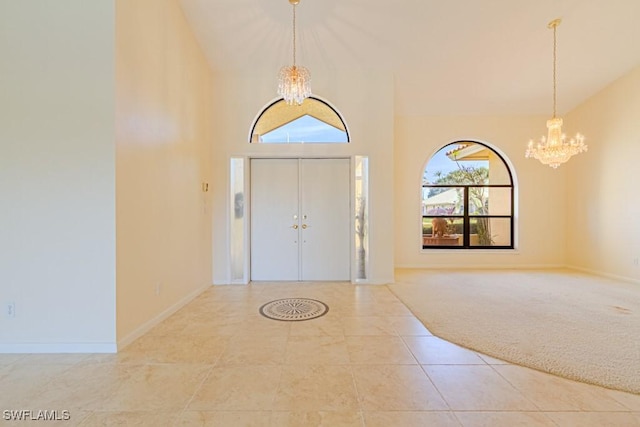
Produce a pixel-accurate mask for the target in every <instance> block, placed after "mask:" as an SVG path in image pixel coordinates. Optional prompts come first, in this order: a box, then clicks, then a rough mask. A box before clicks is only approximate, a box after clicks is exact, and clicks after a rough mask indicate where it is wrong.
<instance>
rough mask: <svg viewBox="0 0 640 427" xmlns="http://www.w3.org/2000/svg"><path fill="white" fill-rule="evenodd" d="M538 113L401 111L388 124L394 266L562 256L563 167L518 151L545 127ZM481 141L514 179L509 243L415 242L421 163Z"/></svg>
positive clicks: (545, 260) (502, 263)
mask: <svg viewBox="0 0 640 427" xmlns="http://www.w3.org/2000/svg"><path fill="white" fill-rule="evenodd" d="M546 120H547V117H543V116H539V117H532V116H522V117H517V116H514V117H510V116H495V117H480V116H459V117H432V116H401V117H396V123H395V154H394V156H395V158H394V161H395V171H396V172H395V197H396V203H395V210H396V212H395V235H396V241H395V263H396V267H399V268H402V267H405V268H450V269H463V268H527V267H528V268H551V267H559V266H564V265H565V263H566V250H565V239H566V231H565V229H566V224H565V215H564V212H565V210H566V208H567V202H566V191H565V190H566V174H567V171H566V168H564V167H560V168H558V169H555V170H554V169H552V168H550V167H548V166H544V165H542V164H541V163H540V162H538V161H537V160H533V159H526V158H525V157H524V152H525V150H526V147H527V142H528V141H529V139H531V138H537V137H538V135H542V134H544V132H545V131H546V127H545V123H546ZM460 140H475V141H479V142H484V143H488V144H489V145H490V146H491V147H492V148H495V149H496V150H497V151H498V152H499V153H501V154H503V155H504V156H505V160H506V161H507V163H508V164H510V165H511V167H512V172H513V173H514V176H515V179H516V182H515V185H516V199H515V215H516V217H515V221H516V222H515V238H516V240H515V243H516V249H515V250H489V249H484V250H483V249H479V250H454V249H449V250H447V249H425V250H423V249H422V211H421V197H422V196H421V188H422V175H423V173H424V168H425V166H426V164H427V162H428V161H429V159H430V158H431V156H432V155H433V154H435V153H436V151H438V150H439V149H440V148H442V147H443V146H444V145H446V144H448V143H451V142H455V141H460Z"/></svg>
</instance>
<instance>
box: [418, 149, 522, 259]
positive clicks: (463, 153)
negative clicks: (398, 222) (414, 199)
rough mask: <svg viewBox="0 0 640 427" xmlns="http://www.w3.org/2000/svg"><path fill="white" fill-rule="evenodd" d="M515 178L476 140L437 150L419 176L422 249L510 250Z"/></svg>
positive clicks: (496, 156)
mask: <svg viewBox="0 0 640 427" xmlns="http://www.w3.org/2000/svg"><path fill="white" fill-rule="evenodd" d="M513 236H514V185H513V176H512V173H511V170H510V169H509V166H508V165H507V163H506V162H505V160H504V159H503V157H502V156H501V155H500V154H499V153H497V152H496V151H495V150H493V149H492V148H491V147H489V146H487V145H485V144H483V143H480V142H476V141H457V142H454V143H451V144H448V145H446V146H444V147H443V148H441V149H440V150H438V151H437V152H436V153H435V154H434V155H433V156H432V157H431V159H430V160H429V162H428V163H427V166H426V167H425V170H424V173H423V177H422V248H423V249H434V248H437V249H443V248H446V249H513V247H514V237H513Z"/></svg>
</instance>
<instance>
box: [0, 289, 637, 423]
mask: <svg viewBox="0 0 640 427" xmlns="http://www.w3.org/2000/svg"><path fill="white" fill-rule="evenodd" d="M289 297H304V298H313V299H318V300H321V301H323V302H325V303H326V304H327V305H328V306H329V307H330V309H329V312H328V314H327V315H325V316H324V317H321V318H318V319H314V320H309V321H303V322H279V321H274V320H270V319H266V318H264V317H262V316H261V315H260V314H259V313H258V308H259V307H260V306H261V305H262V304H264V303H266V302H268V301H271V300H274V299H279V298H289ZM5 409H8V410H17V409H31V410H34V411H37V410H58V411H63V410H67V411H69V413H70V416H71V420H69V421H66V422H64V421H60V422H46V423H44V422H42V421H37V422H33V423H32V424H37V425H65V426H104V425H109V426H110V425H126V426H137V425H139V426H230V427H237V426H277V427H281V426H282V427H286V426H304V427H309V426H329V427H340V426H383V427H402V426H420V427H423V426H445V427H446V426H473V427H476V426H487V427H500V426H508V427H513V426H580V427H584V426H598V427H601V426H615V427H623V426H640V396H639V395H632V394H627V393H622V392H618V391H613V390H607V389H604V388H600V387H596V386H591V385H587V384H582V383H576V382H573V381H569V380H565V379H562V378H558V377H554V376H551V375H548V374H544V373H541V372H537V371H533V370H530V369H527V368H523V367H520V366H516V365H511V364H508V363H505V362H502V361H500V360H496V359H492V358H490V357H487V356H484V355H481V354H478V353H475V352H473V351H469V350H466V349H464V348H460V347H458V346H456V345H454V344H451V343H448V342H446V341H444V340H441V339H439V338H437V337H434V336H432V335H431V334H430V332H429V331H428V330H427V329H425V327H424V326H423V325H422V324H421V323H420V322H419V321H418V320H417V319H416V318H415V317H414V316H413V315H412V314H411V312H410V311H409V310H408V309H407V308H406V307H405V305H404V304H403V303H402V302H401V301H399V300H398V299H397V298H396V297H395V296H394V295H393V294H392V293H391V292H390V291H389V290H388V288H387V287H385V286H354V285H351V284H339V283H327V284H321V283H314V284H304V283H303V284H299V283H298V284H283V283H271V284H253V285H250V286H233V287H232V286H225V287H213V288H211V289H210V290H207V291H206V292H205V293H203V294H202V295H200V296H199V297H198V298H196V299H195V300H193V301H192V302H191V303H190V304H188V305H187V306H186V307H184V308H183V309H181V310H180V311H178V312H177V313H175V314H174V315H173V316H171V317H170V318H169V319H167V320H165V321H164V322H162V323H161V324H160V325H158V326H157V327H156V328H154V329H153V330H151V331H150V332H149V333H147V334H146V335H144V336H143V337H141V338H140V339H138V340H137V341H135V342H134V343H133V344H131V345H130V346H128V347H127V348H125V349H124V350H122V351H121V352H120V353H118V354H114V355H6V354H5V355H0V410H1V411H4V410H5ZM1 418H2V420H0V424H1V423H4V424H6V425H29V424H30V423H28V422H17V421H16V422H8V421H5V420H4V415H2V417H1Z"/></svg>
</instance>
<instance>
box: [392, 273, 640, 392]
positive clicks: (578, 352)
mask: <svg viewBox="0 0 640 427" xmlns="http://www.w3.org/2000/svg"><path fill="white" fill-rule="evenodd" d="M389 288H390V289H391V290H392V291H393V292H394V293H395V294H396V295H397V296H398V298H400V299H401V300H402V301H403V302H404V303H405V304H406V305H407V306H408V307H409V308H410V309H411V310H412V311H413V313H414V314H415V315H416V316H417V317H418V318H420V319H421V320H422V322H423V323H424V324H425V326H427V328H429V330H431V332H432V333H433V334H434V335H437V336H439V337H441V338H444V339H446V340H448V341H451V342H453V343H456V344H459V345H461V346H464V347H467V348H470V349H473V350H476V351H479V352H481V353H484V354H487V355H489V356H493V357H496V358H499V359H503V360H506V361H509V362H513V363H516V364H519V365H523V366H528V367H531V368H534V369H538V370H541V371H545V372H550V373H553V374H556V375H559V376H562V377H565V378H570V379H574V380H579V381H583V382H587V383H591V384H598V385H602V386H605V387H609V388H613V389H618V390H624V391H629V392H632V393H640V285H638V284H632V283H625V282H620V281H614V280H611V279H606V278H602V277H598V276H590V275H586V274H582V273H578V272H574V271H571V270H554V271H547V270H542V271H540V270H538V271H521V270H518V271H516V270H509V271H495V270H492V271H464V272H445V271H434V270H431V271H429V270H397V271H396V283H395V284H393V285H389Z"/></svg>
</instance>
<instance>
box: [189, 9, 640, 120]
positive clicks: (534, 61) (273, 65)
mask: <svg viewBox="0 0 640 427" xmlns="http://www.w3.org/2000/svg"><path fill="white" fill-rule="evenodd" d="M181 3H182V6H183V9H184V11H185V15H186V16H187V19H188V20H189V22H190V24H191V26H192V28H193V30H194V32H195V34H196V37H197V38H198V40H199V42H200V44H201V46H202V48H203V49H204V51H205V53H206V55H207V57H208V59H209V62H210V63H211V67H212V68H213V69H214V70H218V71H223V72H225V71H242V72H246V71H247V70H252V72H255V75H256V76H260V78H265V79H272V80H273V84H274V96H275V87H276V77H277V73H278V70H279V69H280V67H281V66H283V65H290V63H291V17H292V13H291V9H292V6H291V5H290V4H289V2H288V0H181ZM297 18H298V63H299V64H301V65H305V66H307V67H308V68H309V69H310V70H311V73H312V78H313V80H314V81H324V80H323V79H328V76H330V75H333V74H335V73H337V72H340V71H345V70H348V71H349V72H366V71H367V70H380V71H382V72H391V73H393V76H394V81H395V110H396V114H398V115H407V114H420V115H465V114H527V115H528V114H543V115H545V114H546V115H550V114H551V112H552V87H553V86H552V64H553V63H552V58H553V56H552V55H553V32H552V31H551V30H549V29H548V28H547V24H548V23H549V22H550V21H551V20H553V19H555V18H562V20H563V22H562V24H561V25H560V26H559V27H558V112H559V113H560V114H564V113H566V112H567V111H570V110H571V109H573V108H575V107H576V106H577V105H579V104H580V103H582V102H584V101H585V100H586V99H587V98H589V97H590V96H592V95H594V94H595V93H597V92H598V91H600V90H601V89H603V88H604V87H605V86H607V85H608V84H609V83H611V82H612V81H614V80H615V79H617V78H619V77H621V76H622V75H624V74H625V73H627V72H628V71H630V70H631V69H633V68H634V67H636V66H639V65H640V23H639V22H640V0H403V1H391V0H385V1H381V0H341V1H338V0H301V2H300V5H299V6H298V8H297ZM312 88H313V86H312ZM319 95H322V94H319Z"/></svg>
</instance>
